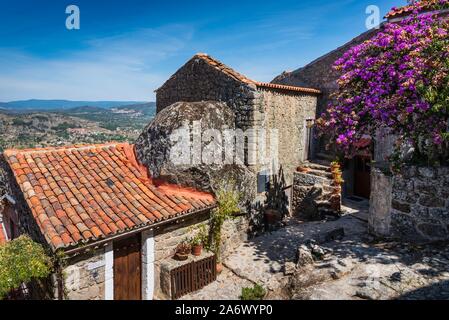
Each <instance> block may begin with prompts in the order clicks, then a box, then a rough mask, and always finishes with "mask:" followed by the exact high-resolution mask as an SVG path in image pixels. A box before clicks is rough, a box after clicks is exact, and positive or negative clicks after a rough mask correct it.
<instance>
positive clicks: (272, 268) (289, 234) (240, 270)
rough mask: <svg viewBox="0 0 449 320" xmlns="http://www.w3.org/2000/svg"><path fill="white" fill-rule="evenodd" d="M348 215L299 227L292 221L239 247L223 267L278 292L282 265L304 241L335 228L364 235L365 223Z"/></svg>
mask: <svg viewBox="0 0 449 320" xmlns="http://www.w3.org/2000/svg"><path fill="white" fill-rule="evenodd" d="M351 213H352V214H348V215H345V216H344V217H342V218H340V219H338V220H336V221H327V222H322V221H320V222H307V223H303V222H299V221H297V220H294V219H292V220H290V221H288V222H287V226H286V227H285V228H282V229H280V230H277V231H275V232H273V233H271V234H265V235H263V236H260V237H258V238H255V239H252V240H249V241H247V242H245V243H243V244H242V245H241V246H240V247H238V248H237V249H236V250H235V251H234V253H233V254H231V255H230V256H229V257H228V258H227V259H226V260H225V261H224V265H225V266H226V267H228V268H230V269H232V270H233V271H234V272H235V273H236V274H237V275H239V276H240V277H242V278H244V279H248V280H250V281H252V282H255V283H259V284H261V285H263V286H265V287H266V288H268V289H270V290H273V291H275V290H278V289H280V288H281V287H284V286H285V285H286V281H288V278H287V277H286V276H285V275H284V270H283V267H284V265H285V263H286V262H288V261H294V259H295V255H296V250H297V248H298V246H299V245H300V244H302V243H304V242H305V241H306V240H309V239H317V238H320V237H321V236H323V235H324V234H326V233H327V232H328V231H331V230H334V229H337V228H344V229H345V233H346V236H349V237H353V236H355V235H363V234H366V223H365V222H364V221H363V220H361V219H358V218H356V217H355V216H356V215H357V210H352V211H351Z"/></svg>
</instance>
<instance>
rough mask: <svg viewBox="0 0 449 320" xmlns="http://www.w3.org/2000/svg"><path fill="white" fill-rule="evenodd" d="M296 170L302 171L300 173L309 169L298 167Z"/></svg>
mask: <svg viewBox="0 0 449 320" xmlns="http://www.w3.org/2000/svg"><path fill="white" fill-rule="evenodd" d="M296 170H297V171H298V172H302V173H307V172H309V171H310V169H309V168H306V167H298V168H297V169H296Z"/></svg>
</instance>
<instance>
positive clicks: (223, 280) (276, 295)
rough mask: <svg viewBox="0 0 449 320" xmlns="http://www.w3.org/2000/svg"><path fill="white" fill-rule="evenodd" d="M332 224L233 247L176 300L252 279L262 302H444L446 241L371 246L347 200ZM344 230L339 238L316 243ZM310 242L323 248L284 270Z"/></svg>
mask: <svg viewBox="0 0 449 320" xmlns="http://www.w3.org/2000/svg"><path fill="white" fill-rule="evenodd" d="M349 205H350V207H346V208H345V212H346V214H345V215H344V216H343V217H342V218H340V219H338V220H336V221H326V222H304V223H302V222H300V221H296V220H290V221H288V222H287V224H286V226H285V227H284V228H282V229H280V230H278V231H275V232H272V233H270V234H264V235H263V236H260V237H258V238H255V239H251V240H249V241H246V242H245V243H243V244H242V245H240V246H239V247H238V248H237V249H236V250H235V251H234V252H233V253H232V254H231V255H230V256H229V257H227V258H226V259H225V261H224V265H225V267H226V268H225V270H224V271H223V273H222V274H221V275H219V277H218V280H217V282H215V283H212V284H210V285H209V286H207V287H205V288H203V289H202V290H200V291H199V292H196V293H194V294H191V295H188V296H185V297H184V299H200V300H208V299H217V300H219V299H238V298H239V295H240V293H241V288H243V287H248V286H252V285H253V284H254V283H259V284H261V285H263V286H264V287H265V288H266V289H268V291H269V294H268V298H269V299H312V300H318V299H320V300H321V299H324V300H339V299H449V246H447V244H441V245H422V246H417V245H407V244H402V243H392V242H390V243H379V242H376V241H375V239H373V238H372V237H370V236H368V234H367V223H366V213H367V212H366V209H367V207H366V206H365V205H364V204H361V205H358V204H356V203H352V202H351V203H349ZM338 228H344V231H345V236H344V238H343V239H340V240H335V241H329V242H326V241H323V236H324V235H326V234H327V233H328V232H329V231H331V230H335V229H338ZM310 239H314V240H317V242H318V243H320V246H321V247H322V248H323V249H324V250H325V251H326V252H327V253H326V255H325V256H324V258H323V259H322V260H321V261H317V262H315V264H313V265H310V266H307V267H304V268H301V269H294V270H290V272H287V275H286V272H285V264H286V262H293V261H294V260H295V255H296V250H297V248H298V246H299V245H301V244H303V243H304V242H306V241H307V240H310Z"/></svg>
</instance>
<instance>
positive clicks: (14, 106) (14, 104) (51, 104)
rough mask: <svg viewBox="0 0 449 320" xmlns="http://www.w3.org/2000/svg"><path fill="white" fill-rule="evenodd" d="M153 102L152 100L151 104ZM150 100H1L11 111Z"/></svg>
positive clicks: (107, 106)
mask: <svg viewBox="0 0 449 320" xmlns="http://www.w3.org/2000/svg"><path fill="white" fill-rule="evenodd" d="M151 103H152V102H150V104H151ZM142 104H148V102H140V101H70V100H37V99H32V100H21V101H11V102H0V109H4V110H9V111H17V112H23V111H44V110H45V111H56V110H67V109H72V108H78V107H85V106H89V107H97V108H103V109H111V108H117V107H123V106H129V105H142Z"/></svg>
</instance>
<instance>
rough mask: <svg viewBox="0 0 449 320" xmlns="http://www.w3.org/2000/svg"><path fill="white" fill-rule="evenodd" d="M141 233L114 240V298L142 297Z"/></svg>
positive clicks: (134, 298)
mask: <svg viewBox="0 0 449 320" xmlns="http://www.w3.org/2000/svg"><path fill="white" fill-rule="evenodd" d="M141 285H142V276H141V245H140V235H136V236H132V237H129V238H126V239H124V240H120V241H116V242H114V300H140V299H141V298H142V287H141Z"/></svg>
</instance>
